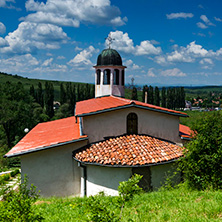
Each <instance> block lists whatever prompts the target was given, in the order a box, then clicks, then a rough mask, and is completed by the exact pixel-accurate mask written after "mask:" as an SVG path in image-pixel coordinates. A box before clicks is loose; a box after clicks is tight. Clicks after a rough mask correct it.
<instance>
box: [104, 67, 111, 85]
mask: <svg viewBox="0 0 222 222" xmlns="http://www.w3.org/2000/svg"><path fill="white" fill-rule="evenodd" d="M103 84H104V85H110V70H109V69H105V70H104V76H103Z"/></svg>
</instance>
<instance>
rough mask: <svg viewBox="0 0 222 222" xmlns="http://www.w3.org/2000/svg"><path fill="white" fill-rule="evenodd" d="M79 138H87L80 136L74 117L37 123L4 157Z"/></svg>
mask: <svg viewBox="0 0 222 222" xmlns="http://www.w3.org/2000/svg"><path fill="white" fill-rule="evenodd" d="M81 138H87V136H86V135H84V136H80V129H79V122H77V123H76V120H75V117H74V116H73V117H68V118H64V119H60V120H54V121H50V122H45V123H39V124H38V125H37V126H36V127H34V128H33V129H32V130H31V131H30V132H29V133H28V134H27V135H26V136H25V137H24V138H23V139H22V140H20V141H19V143H17V144H16V145H15V146H14V147H13V148H12V149H11V150H10V151H9V152H8V153H7V154H6V155H5V156H6V157H10V156H15V155H20V154H23V153H29V152H33V151H37V150H39V149H43V148H46V147H50V146H54V145H59V144H61V143H66V142H71V141H74V140H78V139H81Z"/></svg>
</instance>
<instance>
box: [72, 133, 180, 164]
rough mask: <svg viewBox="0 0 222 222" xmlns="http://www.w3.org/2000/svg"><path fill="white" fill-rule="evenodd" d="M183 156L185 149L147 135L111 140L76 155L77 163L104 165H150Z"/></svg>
mask: <svg viewBox="0 0 222 222" xmlns="http://www.w3.org/2000/svg"><path fill="white" fill-rule="evenodd" d="M181 156H183V148H182V147H180V146H177V145H175V144H172V143H170V142H166V141H163V140H160V139H157V138H154V137H150V136H147V135H126V136H120V137H116V138H111V139H108V140H105V141H103V142H98V143H95V144H92V145H90V146H85V147H83V148H82V149H80V150H79V151H76V152H75V153H74V158H75V159H76V160H77V161H81V162H85V163H87V162H88V163H94V164H102V165H122V166H124V165H129V166H135V165H148V164H157V163H162V162H167V161H170V160H174V159H178V158H179V157H181Z"/></svg>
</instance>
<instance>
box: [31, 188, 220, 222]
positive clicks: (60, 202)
mask: <svg viewBox="0 0 222 222" xmlns="http://www.w3.org/2000/svg"><path fill="white" fill-rule="evenodd" d="M101 198H103V199H101V201H103V202H104V203H105V202H107V203H109V204H107V206H108V207H109V208H110V210H111V211H113V212H115V214H119V213H120V212H119V209H117V208H115V203H116V200H117V199H116V197H101ZM86 200H87V198H65V199H64V198H42V199H40V200H39V201H38V202H37V203H36V204H35V205H34V207H35V208H36V210H37V211H38V212H39V213H40V214H41V215H42V216H43V217H44V218H45V221H50V222H51V221H58V222H59V221H87V220H88V217H87V214H88V213H89V212H88V209H87V207H86V204H85V203H86ZM121 221H138V222H139V221H141V222H143V221H158V222H159V221H222V192H221V191H220V190H219V191H212V190H208V191H194V190H189V189H188V188H186V187H185V186H184V185H182V186H179V187H178V188H176V189H172V190H164V189H162V190H160V191H157V192H150V193H144V194H141V195H136V196H135V197H134V199H133V200H132V201H131V202H129V203H127V204H126V206H125V208H124V211H123V214H122V218H121Z"/></svg>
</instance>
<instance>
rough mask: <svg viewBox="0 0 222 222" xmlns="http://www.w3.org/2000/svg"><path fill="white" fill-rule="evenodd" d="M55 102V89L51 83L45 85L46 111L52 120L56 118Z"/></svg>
mask: <svg viewBox="0 0 222 222" xmlns="http://www.w3.org/2000/svg"><path fill="white" fill-rule="evenodd" d="M53 101H54V88H53V84H52V83H51V82H46V83H45V111H46V115H48V116H49V117H50V118H52V117H53V116H54V109H53Z"/></svg>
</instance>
